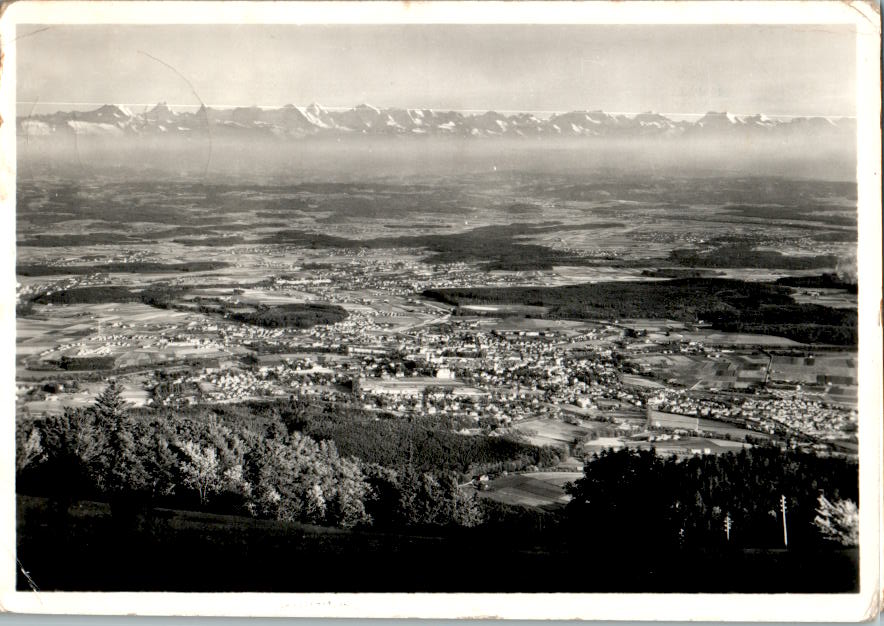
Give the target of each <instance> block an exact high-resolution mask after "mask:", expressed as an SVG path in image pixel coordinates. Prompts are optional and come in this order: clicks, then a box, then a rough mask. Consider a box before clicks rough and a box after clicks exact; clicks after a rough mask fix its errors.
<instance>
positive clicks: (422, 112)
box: [17, 102, 856, 139]
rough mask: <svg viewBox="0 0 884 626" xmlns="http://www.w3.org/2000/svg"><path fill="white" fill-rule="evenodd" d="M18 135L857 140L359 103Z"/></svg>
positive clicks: (756, 120) (775, 129) (794, 131)
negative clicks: (335, 108)
mask: <svg viewBox="0 0 884 626" xmlns="http://www.w3.org/2000/svg"><path fill="white" fill-rule="evenodd" d="M17 128H18V132H19V136H26V137H29V138H31V137H34V138H36V137H51V136H63V135H72V134H76V135H101V136H126V135H130V136H180V137H187V136H202V135H205V134H206V133H207V132H208V133H212V134H215V135H218V136H225V135H233V136H244V137H248V136H255V137H267V138H280V139H297V138H307V137H323V136H343V135H392V136H426V135H434V136H454V137H457V136H461V137H524V138H543V137H610V138H634V137H643V138H651V137H660V138H671V137H686V138H690V137H713V138H714V137H721V136H730V137H737V138H739V137H740V136H741V135H746V136H747V137H751V136H755V135H759V134H760V135H770V136H776V137H780V136H782V137H784V138H785V137H788V136H796V135H797V136H803V137H810V138H813V137H814V136H827V137H831V136H833V135H834V136H840V135H844V136H845V137H847V136H851V135H855V133H856V124H855V121H854V120H853V119H852V118H844V117H842V118H828V117H796V118H792V119H788V120H782V119H772V118H768V117H766V116H764V115H760V114H756V115H747V116H738V115H734V114H731V113H727V112H715V111H710V112H708V113H706V114H705V115H703V116H702V117H700V118H699V119H697V120H696V121H684V120H680V121H676V120H672V119H670V118H668V117H666V116H664V115H661V114H659V113H654V112H651V111H648V112H645V113H639V114H637V115H632V116H630V115H623V114H611V113H606V112H604V111H599V110H583V111H570V112H567V113H555V114H552V115H550V116H548V117H542V116H538V115H536V114H533V113H527V112H526V113H510V114H507V115H505V114H503V113H499V112H496V111H487V112H484V113H471V114H466V113H461V112H458V111H442V110H434V109H402V108H377V107H374V106H371V105H370V104H365V103H363V104H360V105H358V106H356V107H353V108H351V109H347V110H330V109H326V108H323V107H322V106H321V105H319V104H317V103H313V104H310V105H309V106H306V107H299V106H295V105H292V104H287V105H285V106H283V107H279V108H262V107H256V106H252V107H235V108H213V107H205V106H202V107H200V108H199V109H198V110H197V111H175V110H173V109H172V108H170V107H169V106H168V105H167V104H166V103H165V102H161V103H159V104H157V105H156V106H155V107H153V108H151V109H147V110H145V111H144V112H142V113H133V112H132V111H131V110H129V109H127V108H126V107H123V106H118V105H114V104H106V105H103V106H101V107H99V108H97V109H95V110H92V111H69V112H62V111H59V112H57V113H51V114H45V115H29V116H27V117H19V118H18V120H17Z"/></svg>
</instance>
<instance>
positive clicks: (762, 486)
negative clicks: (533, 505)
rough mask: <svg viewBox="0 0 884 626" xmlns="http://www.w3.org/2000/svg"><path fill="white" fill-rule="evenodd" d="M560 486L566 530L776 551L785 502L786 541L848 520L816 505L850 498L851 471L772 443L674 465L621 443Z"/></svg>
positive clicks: (806, 540) (797, 543)
mask: <svg viewBox="0 0 884 626" xmlns="http://www.w3.org/2000/svg"><path fill="white" fill-rule="evenodd" d="M568 492H569V493H570V494H571V495H572V496H573V499H572V500H571V502H570V503H569V504H568V506H567V509H566V515H567V523H568V524H569V525H570V527H571V529H572V531H573V532H574V533H577V534H585V533H589V534H594V533H601V534H602V535H601V536H607V537H610V538H622V539H624V540H626V539H628V541H629V542H630V543H631V544H633V545H647V546H657V547H660V546H678V545H692V546H722V547H724V546H731V547H783V545H784V541H783V518H782V508H781V499H782V498H785V503H786V511H787V513H786V515H787V526H788V542H789V546H790V547H802V546H803V547H807V546H811V545H820V544H821V542H823V540H826V539H829V538H831V537H830V536H828V535H827V534H825V533H821V532H820V529H821V528H822V525H821V524H820V523H818V522H815V519H816V518H817V517H818V516H824V518H825V519H827V520H830V521H831V526H832V527H833V528H834V527H836V526H843V525H846V524H847V522H842V521H837V520H844V519H845V518H846V517H848V515H847V514H846V513H844V512H843V511H842V510H840V509H837V507H831V508H829V509H826V512H820V513H818V511H817V508H816V507H817V503H818V499H819V498H823V500H825V499H826V498H827V497H830V498H832V499H833V500H835V501H842V500H848V501H850V502H857V501H858V473H857V464H856V463H855V462H852V461H848V460H846V459H841V458H826V457H819V456H816V455H814V454H809V453H804V452H799V451H795V450H781V449H780V448H777V447H773V446H766V447H765V446H761V447H755V448H752V449H748V450H747V449H743V450H741V451H740V452H739V453H728V454H722V455H717V456H713V455H706V456H694V457H690V458H688V459H684V460H681V461H676V460H675V459H674V458H663V457H660V456H658V455H657V454H656V453H655V452H654V451H652V450H630V449H622V450H618V451H605V452H602V453H601V454H600V455H599V456H598V457H597V458H596V459H594V460H592V461H590V462H588V463H587V464H586V466H585V469H584V477H583V478H581V479H579V480H577V481H575V482H574V483H572V484H571V485H570V486H569V487H568ZM823 494H825V495H823ZM823 500H819V502H820V503H822V502H823ZM825 501H826V502H828V500H825ZM836 509H837V510H836ZM726 524H729V526H730V533H729V534H728V533H727V532H726V531H725V526H726ZM838 532H840V531H838ZM832 533H833V534H835V533H836V531H834V530H833V531H832Z"/></svg>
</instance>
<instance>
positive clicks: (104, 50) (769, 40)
mask: <svg viewBox="0 0 884 626" xmlns="http://www.w3.org/2000/svg"><path fill="white" fill-rule="evenodd" d="M38 28H40V27H39V26H32V25H20V26H19V27H18V36H19V37H20V39H19V40H18V42H17V45H18V86H17V87H18V94H17V99H18V100H19V102H20V104H19V106H20V107H21V108H20V111H19V114H20V115H21V114H23V113H22V109H24V110H25V111H27V110H30V109H31V103H32V102H34V101H39V103H40V104H39V106H38V107H37V108H36V109H35V112H38V113H40V112H47V111H54V110H58V109H62V110H68V109H72V108H82V107H75V106H73V105H70V104H68V103H88V104H103V103H111V102H112V103H118V104H129V105H136V106H143V105H147V104H152V103H156V102H159V101H167V102H168V103H169V104H180V105H195V104H198V102H199V100H202V101H203V102H205V103H206V104H214V105H252V104H257V105H267V106H271V105H282V104H286V103H294V104H298V105H306V104H309V103H310V102H314V101H315V102H319V103H320V104H323V105H325V106H331V107H338V106H353V105H355V104H358V103H360V102H369V103H371V104H374V105H376V106H399V107H428V108H442V109H483V110H484V109H497V110H523V111H552V110H559V111H561V110H572V109H604V110H606V111H612V112H613V111H621V112H639V111H647V110H654V111H658V112H664V113H686V114H690V113H703V112H705V111H709V110H717V111H724V110H727V111H732V112H735V113H756V112H760V113H766V114H769V115H853V114H854V109H855V80H856V71H855V40H854V36H853V33H852V30H849V29H848V28H846V27H845V28H832V27H821V26H536V25H532V26H463V25H446V26H442V25H433V26H425V25H400V26H374V25H372V26H361V25H360V26H345V25H336V26H290V25H285V26H283V25H279V26H254V25H249V26H108V25H104V26H53V27H51V28H50V29H48V30H45V31H43V32H39V33H35V34H33V35H30V36H26V37H23V35H26V34H27V33H30V32H32V31H35V30H37V29H38ZM143 53H146V54H143ZM147 55H151V56H153V57H156V58H157V59H160V60H162V61H163V62H165V63H167V64H168V65H170V66H171V67H173V68H175V70H177V72H176V71H173V70H172V69H170V68H169V67H167V66H166V65H164V64H163V63H160V62H159V61H157V60H155V59H153V58H150V57H149V56H147ZM179 73H180V75H179ZM182 77H184V78H182ZM185 79H186V80H185ZM187 81H189V82H190V84H192V86H193V90H191V87H190V86H189V85H188V82H187ZM194 92H195V93H196V94H198V97H197V95H194Z"/></svg>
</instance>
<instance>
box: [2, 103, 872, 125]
mask: <svg viewBox="0 0 884 626" xmlns="http://www.w3.org/2000/svg"><path fill="white" fill-rule="evenodd" d="M314 104H316V105H318V106H320V107H322V108H323V109H326V110H328V111H348V110H350V109H353V108H355V107H357V106H361V105H367V106H371V107H374V108H377V109H382V110H383V109H405V110H424V111H425V110H435V111H452V112H457V113H464V114H477V113H478V114H482V113H487V112H490V111H494V112H497V113H502V114H519V113H530V114H534V115H557V114H562V113H570V112H573V111H588V112H595V111H601V112H603V113H607V114H609V115H627V116H634V115H642V114H645V113H654V114H657V115H663V116H666V117H669V118H671V119H674V120H676V121H677V119H676V118H700V117H703V116H704V115H707V114H709V113H727V114H730V115H736V116H738V117H746V116H753V115H763V116H765V117H768V118H770V119H797V118H811V117H820V118H826V119H837V118H845V119H855V118H856V116H855V115H839V114H822V113H820V114H812V113H811V114H770V113H766V112H765V111H733V110H718V109H707V110H705V111H700V112H692V113H686V112H671V111H659V110H655V109H644V110H636V111H612V110H608V109H603V108H598V107H584V108H577V109H499V108H495V107H488V108H468V109H458V108H448V107H432V106H401V105H387V104H381V105H379V104H375V103H373V102H357V103H355V104H351V105H325V104H322V103H321V102H315V101H311V102H309V103H308V104H295V103H294V102H284V103H281V104H264V103H262V104H256V103H250V104H233V103H214V102H206V103H204V105H205V106H206V107H207V108H210V109H221V110H224V109H238V108H244V109H248V108H258V109H263V110H273V109H281V108H284V107H287V106H294V107H296V108H300V109H304V108H307V107H309V106H311V105H314ZM23 105H24V106H31V105H32V106H33V109H32V110H31V111H29V113H28V114H27V115H24V114H22V112H21V111H17V112H16V117H28V116H29V115H53V114H55V113H69V112H72V111H91V110H94V109H96V108H100V107H102V106H108V105H113V106H118V107H126V108H132V107H139V108H144V109H145V111H131V112H132V113H133V115H139V114H141V113H144V112H146V111H148V110H150V109H153V108H154V107H157V106H159V105H165V106H167V107H168V108H169V109H171V110H173V111H176V112H182V111H181V110H184V111H187V110H199V109H200V107H201V106H203V104H180V103H169V102H166V101H163V100H160V101H157V102H149V103H148V102H41V101H33V100H31V101H28V100H19V101H16V106H18V107H22V106H23ZM46 105H59V106H60V107H67V108H51V109H49V110H40V109H42V108H43V107H45V106H46ZM72 107H73V108H72Z"/></svg>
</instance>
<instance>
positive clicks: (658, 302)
mask: <svg viewBox="0 0 884 626" xmlns="http://www.w3.org/2000/svg"><path fill="white" fill-rule="evenodd" d="M423 295H424V296H425V297H428V298H432V299H434V300H438V301H440V302H445V303H447V304H453V305H458V306H460V305H465V304H484V305H488V304H524V305H532V306H543V307H548V309H549V310H548V313H547V314H546V315H545V316H544V317H547V318H552V319H578V320H580V319H608V320H613V319H619V318H655V319H673V320H678V321H682V322H700V321H705V322H710V323H711V324H712V325H713V328H716V329H719V330H725V331H731V332H745V333H760V334H773V335H778V336H782V337H788V338H789V339H794V340H796V341H801V342H806V343H830V344H836V345H855V344H856V342H857V314H856V311H851V310H847V309H834V308H829V307H824V306H819V305H813V304H798V303H796V302H795V300H794V299H793V298H792V297H791V296H790V295H789V290H788V289H787V288H786V287H784V286H781V285H775V284H770V283H753V282H745V281H739V280H730V279H721V278H680V279H675V280H670V281H653V282H608V283H595V284H592V283H588V284H582V285H567V286H563V287H508V288H497V287H486V288H482V287H478V288H461V289H430V290H427V291H424V293H423Z"/></svg>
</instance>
